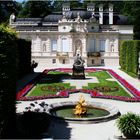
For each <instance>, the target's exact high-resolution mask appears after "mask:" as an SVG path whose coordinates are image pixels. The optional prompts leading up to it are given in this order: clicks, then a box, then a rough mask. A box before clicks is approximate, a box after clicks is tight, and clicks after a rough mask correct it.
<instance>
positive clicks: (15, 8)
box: [0, 0, 21, 23]
mask: <svg viewBox="0 0 140 140" xmlns="http://www.w3.org/2000/svg"><path fill="white" fill-rule="evenodd" d="M20 9H21V4H20V3H18V2H15V1H12V0H9V1H0V23H1V22H7V23H8V20H9V17H10V14H12V13H15V14H18V12H19V11H20Z"/></svg>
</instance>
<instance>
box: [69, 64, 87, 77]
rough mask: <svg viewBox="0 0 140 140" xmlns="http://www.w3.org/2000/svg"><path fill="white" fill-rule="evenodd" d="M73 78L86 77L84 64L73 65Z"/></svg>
mask: <svg viewBox="0 0 140 140" xmlns="http://www.w3.org/2000/svg"><path fill="white" fill-rule="evenodd" d="M72 70H73V73H72V77H71V78H72V79H85V72H84V71H85V69H84V66H73V69H72Z"/></svg>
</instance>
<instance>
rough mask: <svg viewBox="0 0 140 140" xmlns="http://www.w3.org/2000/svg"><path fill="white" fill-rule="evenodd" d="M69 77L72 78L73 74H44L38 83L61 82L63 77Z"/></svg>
mask: <svg viewBox="0 0 140 140" xmlns="http://www.w3.org/2000/svg"><path fill="white" fill-rule="evenodd" d="M69 78H71V75H69V74H47V75H45V74H44V76H43V78H42V79H40V80H39V81H38V84H44V83H45V84H46V83H48V84H50V83H59V82H61V81H62V80H63V79H69Z"/></svg>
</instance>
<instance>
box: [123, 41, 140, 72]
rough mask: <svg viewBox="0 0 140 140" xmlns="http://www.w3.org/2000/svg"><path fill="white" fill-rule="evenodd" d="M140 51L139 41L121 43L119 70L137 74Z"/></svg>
mask: <svg viewBox="0 0 140 140" xmlns="http://www.w3.org/2000/svg"><path fill="white" fill-rule="evenodd" d="M139 51H140V41H138V40H130V41H123V42H122V44H121V47H120V66H121V69H123V70H125V71H127V72H132V73H134V74H137V72H138V57H139V56H138V53H139Z"/></svg>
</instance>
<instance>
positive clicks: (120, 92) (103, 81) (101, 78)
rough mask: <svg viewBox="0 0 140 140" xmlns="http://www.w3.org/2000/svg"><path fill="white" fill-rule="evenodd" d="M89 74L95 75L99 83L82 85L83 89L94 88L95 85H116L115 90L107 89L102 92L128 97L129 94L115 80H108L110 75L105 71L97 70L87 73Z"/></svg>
mask: <svg viewBox="0 0 140 140" xmlns="http://www.w3.org/2000/svg"><path fill="white" fill-rule="evenodd" d="M89 76H95V77H97V78H98V80H99V82H100V83H88V86H84V87H83V88H85V89H94V88H95V87H105V86H106V87H110V88H111V87H113V88H114V87H116V88H117V89H118V90H117V91H113V92H111V91H109V92H102V93H103V94H105V95H114V96H125V97H130V95H129V94H128V93H127V92H126V91H125V90H124V89H123V88H122V87H121V86H120V85H119V84H118V83H117V82H116V81H108V80H107V79H111V78H112V77H111V76H110V75H109V74H108V73H107V72H106V71H99V72H93V73H89Z"/></svg>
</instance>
